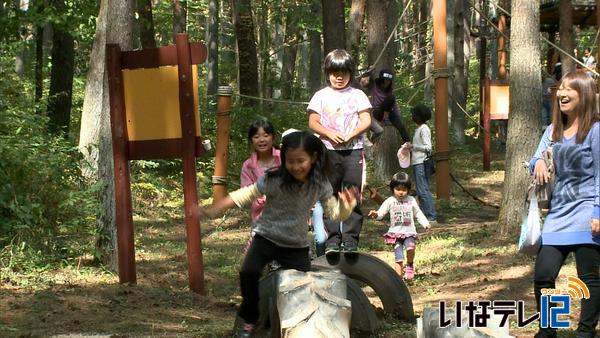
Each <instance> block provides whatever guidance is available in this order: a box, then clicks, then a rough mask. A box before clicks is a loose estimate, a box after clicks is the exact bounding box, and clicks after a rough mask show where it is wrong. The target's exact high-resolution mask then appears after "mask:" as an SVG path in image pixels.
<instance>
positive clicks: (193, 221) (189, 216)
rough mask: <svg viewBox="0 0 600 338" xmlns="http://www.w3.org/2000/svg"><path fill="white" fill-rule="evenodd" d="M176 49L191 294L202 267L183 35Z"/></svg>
mask: <svg viewBox="0 0 600 338" xmlns="http://www.w3.org/2000/svg"><path fill="white" fill-rule="evenodd" d="M175 45H176V47H177V67H178V77H179V114H180V118H181V139H182V142H181V144H182V148H183V149H182V150H183V203H184V208H185V229H186V234H187V236H186V237H187V258H188V281H189V286H190V289H191V290H192V291H194V292H198V293H203V292H204V268H203V265H202V246H201V236H200V223H199V220H198V213H197V212H196V208H197V205H198V193H197V191H196V123H195V122H196V118H195V114H197V112H196V111H195V110H194V88H193V79H192V60H191V53H190V44H189V42H188V37H187V34H185V33H178V34H176V36H175Z"/></svg>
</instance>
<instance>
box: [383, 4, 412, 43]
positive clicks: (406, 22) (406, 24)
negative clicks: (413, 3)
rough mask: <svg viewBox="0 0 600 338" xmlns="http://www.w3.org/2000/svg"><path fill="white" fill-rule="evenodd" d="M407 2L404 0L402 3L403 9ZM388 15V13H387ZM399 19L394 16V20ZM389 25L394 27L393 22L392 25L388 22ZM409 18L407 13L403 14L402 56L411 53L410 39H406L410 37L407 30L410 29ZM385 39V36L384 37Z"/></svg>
mask: <svg viewBox="0 0 600 338" xmlns="http://www.w3.org/2000/svg"><path fill="white" fill-rule="evenodd" d="M408 1H409V0H404V1H402V7H403V8H404V7H405V6H406V5H407V4H408ZM388 15H389V13H388ZM399 17H400V15H399V14H397V15H396V20H397V19H398V18H399ZM390 24H392V25H394V24H396V22H395V20H394V23H392V22H390ZM410 26H411V25H410V18H409V13H406V14H404V16H403V17H402V25H401V27H402V54H404V55H410V53H411V52H412V49H413V46H412V41H411V39H410V38H408V36H409V35H410V33H409V29H410ZM386 39H387V36H386Z"/></svg>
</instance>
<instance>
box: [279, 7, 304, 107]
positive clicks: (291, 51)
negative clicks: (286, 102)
mask: <svg viewBox="0 0 600 338" xmlns="http://www.w3.org/2000/svg"><path fill="white" fill-rule="evenodd" d="M286 11H287V12H286V16H285V40H284V47H283V60H282V63H281V77H280V80H281V97H282V98H284V99H289V98H291V96H292V88H293V84H294V72H295V69H296V55H297V54H298V42H299V41H300V39H301V36H300V28H299V26H298V16H299V13H298V11H299V10H298V6H297V5H295V4H294V3H293V2H292V3H290V4H288V6H286Z"/></svg>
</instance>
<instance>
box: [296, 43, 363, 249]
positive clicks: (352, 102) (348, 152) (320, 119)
mask: <svg viewBox="0 0 600 338" xmlns="http://www.w3.org/2000/svg"><path fill="white" fill-rule="evenodd" d="M323 68H324V70H325V74H326V76H327V77H326V78H327V81H328V82H329V86H327V87H325V88H323V89H321V90H319V91H318V92H316V93H315V95H313V97H312V98H311V100H310V103H309V104H308V108H307V110H308V126H309V127H310V129H312V130H313V131H314V132H315V133H317V134H318V135H319V138H320V139H321V140H322V141H323V143H324V144H325V147H327V155H328V157H329V158H330V159H331V163H332V165H333V166H334V170H335V173H336V174H337V175H336V176H335V177H333V178H332V179H331V185H332V186H333V189H334V191H336V192H338V191H342V185H344V186H346V187H347V186H354V187H358V188H359V187H361V186H362V183H363V182H362V181H363V179H362V177H363V163H364V156H363V148H364V140H365V132H366V131H367V130H368V129H369V127H370V126H371V113H370V109H371V103H370V102H369V98H368V97H367V96H366V95H365V93H363V92H362V91H361V90H359V89H356V88H353V87H352V86H350V79H352V73H353V71H354V60H353V59H352V56H351V55H350V54H349V53H348V52H347V51H345V50H343V49H335V50H333V51H331V52H330V53H329V54H327V56H326V57H325V62H324V67H323ZM342 182H343V184H342ZM362 223H363V214H362V211H361V210H360V207H359V206H356V208H354V210H353V212H352V214H351V216H350V218H348V220H347V221H344V222H342V223H341V224H340V222H332V221H326V222H325V226H326V228H327V234H328V238H327V244H326V246H325V254H326V255H333V254H339V252H340V251H343V252H347V253H355V252H356V251H357V249H358V240H359V235H360V230H361V228H362Z"/></svg>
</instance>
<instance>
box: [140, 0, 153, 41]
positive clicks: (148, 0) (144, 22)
mask: <svg viewBox="0 0 600 338" xmlns="http://www.w3.org/2000/svg"><path fill="white" fill-rule="evenodd" d="M137 9H138V13H139V14H140V19H139V22H140V43H141V45H142V48H143V49H148V48H156V38H155V37H154V18H153V17H152V0H137Z"/></svg>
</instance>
